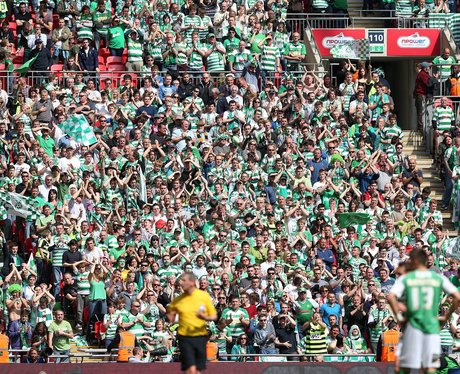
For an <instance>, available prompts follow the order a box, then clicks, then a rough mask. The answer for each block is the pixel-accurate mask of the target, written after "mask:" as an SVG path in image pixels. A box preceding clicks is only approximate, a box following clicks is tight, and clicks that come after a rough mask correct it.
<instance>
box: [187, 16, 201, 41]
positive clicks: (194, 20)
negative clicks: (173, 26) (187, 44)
mask: <svg viewBox="0 0 460 374" xmlns="http://www.w3.org/2000/svg"><path fill="white" fill-rule="evenodd" d="M190 25H191V26H193V27H192V28H190V29H185V30H182V35H183V36H184V39H186V40H191V38H192V32H193V31H198V30H197V29H199V28H200V27H201V26H202V25H203V23H202V21H201V18H200V16H193V17H190V16H185V18H184V19H183V20H182V27H187V26H190Z"/></svg>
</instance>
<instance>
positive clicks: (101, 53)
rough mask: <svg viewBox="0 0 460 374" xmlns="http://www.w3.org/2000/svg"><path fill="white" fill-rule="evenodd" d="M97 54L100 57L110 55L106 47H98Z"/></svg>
mask: <svg viewBox="0 0 460 374" xmlns="http://www.w3.org/2000/svg"><path fill="white" fill-rule="evenodd" d="M98 54H99V56H100V57H104V58H107V57H109V56H110V52H109V50H108V49H107V48H99V51H98Z"/></svg>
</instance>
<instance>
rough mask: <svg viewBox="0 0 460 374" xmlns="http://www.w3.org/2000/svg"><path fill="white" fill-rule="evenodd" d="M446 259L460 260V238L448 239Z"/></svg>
mask: <svg viewBox="0 0 460 374" xmlns="http://www.w3.org/2000/svg"><path fill="white" fill-rule="evenodd" d="M445 250H446V257H448V258H454V259H456V260H460V240H459V237H456V238H450V239H446V247H445Z"/></svg>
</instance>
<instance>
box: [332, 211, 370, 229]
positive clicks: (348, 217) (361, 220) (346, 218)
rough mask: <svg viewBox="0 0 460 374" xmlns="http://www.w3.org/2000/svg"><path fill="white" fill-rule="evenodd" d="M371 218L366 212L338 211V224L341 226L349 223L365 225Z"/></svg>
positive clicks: (343, 226)
mask: <svg viewBox="0 0 460 374" xmlns="http://www.w3.org/2000/svg"><path fill="white" fill-rule="evenodd" d="M370 220H371V216H370V215H369V214H368V213H356V212H352V213H340V214H339V224H340V227H341V228H343V229H344V228H347V227H349V226H351V225H365V224H366V223H368V222H369V221H370Z"/></svg>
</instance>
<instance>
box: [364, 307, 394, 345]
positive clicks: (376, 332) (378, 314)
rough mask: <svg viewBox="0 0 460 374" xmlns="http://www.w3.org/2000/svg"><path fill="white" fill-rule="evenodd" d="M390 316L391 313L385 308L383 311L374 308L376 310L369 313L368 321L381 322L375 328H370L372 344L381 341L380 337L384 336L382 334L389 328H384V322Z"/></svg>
mask: <svg viewBox="0 0 460 374" xmlns="http://www.w3.org/2000/svg"><path fill="white" fill-rule="evenodd" d="M388 315H390V311H389V310H388V309H387V308H385V309H383V310H379V309H378V308H374V309H372V310H370V311H369V320H368V322H377V321H380V322H378V323H377V324H376V325H375V326H374V327H372V328H370V333H371V336H370V338H371V342H373V343H377V342H378V341H379V339H380V335H381V334H382V332H383V331H386V330H387V327H386V326H383V323H382V321H383V320H384V318H386V317H387V316H388Z"/></svg>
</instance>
